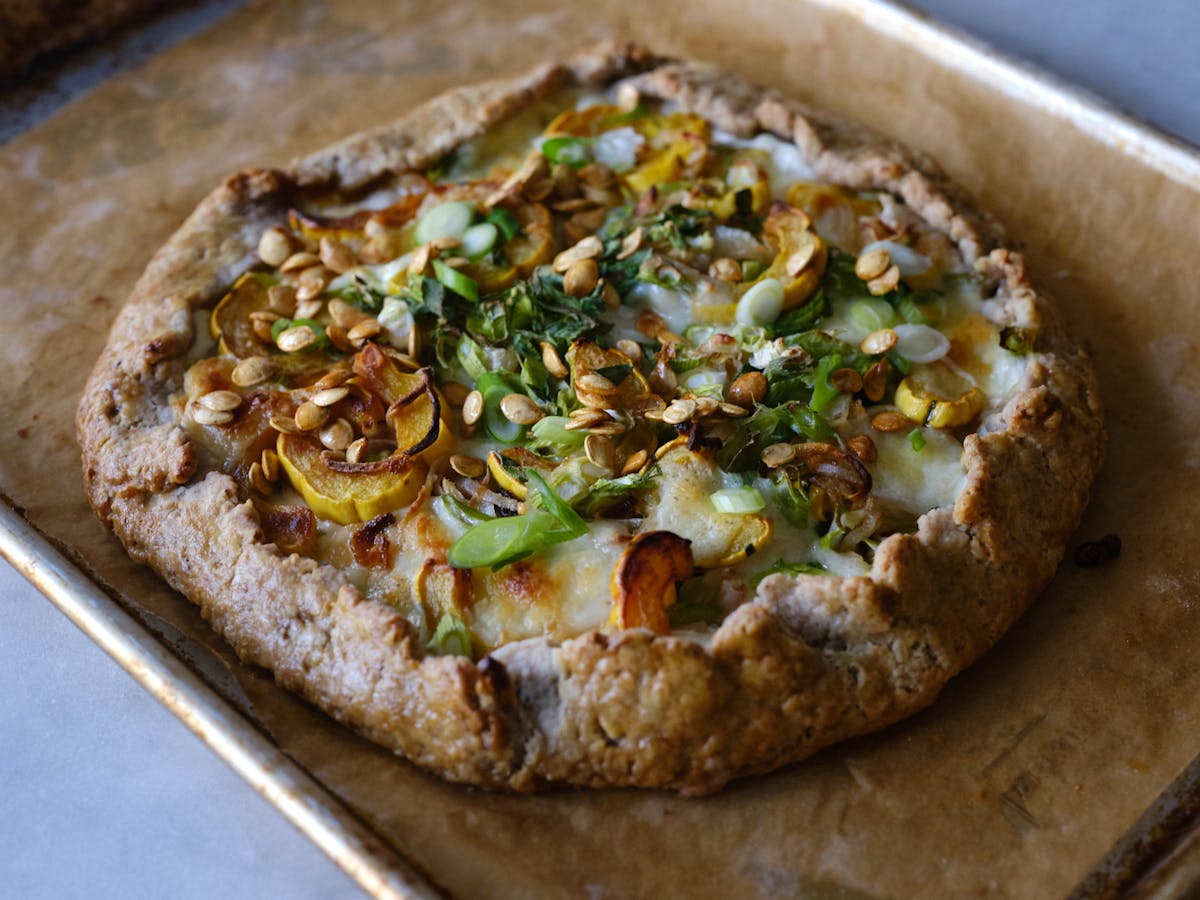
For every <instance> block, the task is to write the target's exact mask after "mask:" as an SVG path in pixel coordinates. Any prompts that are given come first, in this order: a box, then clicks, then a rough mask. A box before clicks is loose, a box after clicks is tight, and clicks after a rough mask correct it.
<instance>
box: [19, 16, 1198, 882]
mask: <svg viewBox="0 0 1200 900" xmlns="http://www.w3.org/2000/svg"><path fill="white" fill-rule="evenodd" d="M805 2H807V3H809V4H811V5H813V6H817V7H822V8H825V9H828V10H832V11H834V12H836V13H840V14H843V15H848V16H850V17H851V18H853V19H854V20H856V22H857V23H858V24H859V26H860V27H862V28H864V29H866V30H869V31H872V32H875V33H877V34H879V35H881V36H882V37H884V38H887V39H890V40H892V41H894V42H897V43H900V44H902V45H905V46H908V47H910V48H912V49H913V50H915V51H916V52H919V53H921V54H922V55H924V56H926V57H928V58H931V59H933V60H935V61H937V62H939V63H940V64H943V65H946V66H947V67H949V68H951V69H952V70H954V71H955V72H957V73H958V74H960V75H963V76H964V77H967V78H969V79H971V80H973V81H976V82H979V83H981V84H984V85H985V86H986V87H988V88H989V89H991V90H996V91H999V92H1000V93H1001V94H1003V95H1004V96H1006V97H1007V98H1008V99H1009V100H1010V101H1012V102H1014V103H1021V104H1024V105H1027V106H1030V107H1033V108H1035V109H1038V110H1040V111H1042V112H1044V113H1046V114H1048V115H1050V116H1051V117H1052V118H1054V119H1056V120H1058V121H1060V122H1062V123H1063V124H1065V125H1067V126H1069V127H1072V128H1074V129H1076V130H1077V131H1079V132H1081V133H1083V134H1086V135H1090V136H1091V137H1093V138H1095V139H1096V140H1098V141H1100V142H1101V143H1102V144H1103V145H1104V146H1106V147H1108V148H1110V149H1111V150H1113V151H1114V152H1116V153H1119V154H1121V155H1123V156H1127V157H1131V158H1132V159H1133V160H1134V161H1136V162H1137V163H1138V164H1140V165H1142V166H1144V167H1146V168H1149V169H1151V170H1153V171H1156V172H1158V173H1159V174H1161V175H1163V176H1164V177H1166V178H1167V179H1169V180H1171V181H1173V182H1175V183H1177V184H1178V185H1179V186H1180V187H1182V188H1183V189H1185V190H1192V191H1195V192H1197V193H1200V148H1198V147H1195V146H1193V145H1191V144H1190V143H1188V142H1187V141H1185V140H1183V139H1181V138H1178V137H1176V136H1174V135H1171V134H1169V133H1167V132H1165V131H1164V130H1162V129H1160V128H1157V127H1155V126H1153V125H1150V124H1148V123H1146V122H1142V121H1140V120H1138V119H1136V118H1135V117H1133V116H1132V115H1130V114H1128V113H1126V112H1124V111H1123V110H1121V109H1120V108H1118V107H1117V106H1116V105H1114V104H1112V103H1110V102H1109V101H1107V100H1105V99H1103V98H1102V97H1100V96H1098V95H1097V94H1095V93H1093V92H1091V91H1088V90H1087V89H1085V88H1082V87H1080V86H1078V85H1075V84H1073V83H1071V82H1069V81H1066V80H1065V79H1063V78H1061V77H1059V76H1057V75H1054V74H1052V73H1050V72H1048V71H1047V70H1045V69H1043V68H1041V67H1040V66H1038V65H1035V64H1033V63H1029V62H1026V61H1024V60H1019V59H1017V58H1014V57H1011V56H1009V55H1007V54H1006V53H1003V52H1001V51H999V50H997V49H995V48H994V47H993V46H991V45H990V44H989V43H988V42H987V41H985V40H983V39H981V38H979V37H977V36H975V35H972V34H970V33H968V32H966V31H964V30H962V29H961V28H959V27H956V26H954V25H950V24H947V23H944V22H941V21H938V20H936V19H934V18H933V17H932V16H931V15H930V14H928V13H925V12H924V11H920V10H915V9H913V8H911V7H909V6H907V5H906V4H904V3H901V2H897V0H805ZM192 39H194V36H193V37H189V38H187V40H192ZM0 556H2V557H4V558H5V559H6V560H7V561H8V562H9V563H10V564H11V565H12V566H13V567H14V568H15V569H16V570H17V571H18V572H19V573H20V574H21V575H22V576H23V577H24V578H25V579H26V580H27V581H29V582H30V583H31V584H32V585H33V586H34V587H36V588H37V589H38V590H39V591H40V592H41V593H42V594H43V595H44V596H45V597H46V598H47V599H48V600H49V601H50V602H51V603H53V604H54V605H55V606H56V607H57V608H58V609H59V610H60V611H61V612H62V613H63V614H64V615H65V616H66V617H67V618H68V619H70V620H71V622H72V623H73V624H75V626H76V627H78V628H79V629H80V630H81V631H82V632H83V633H84V634H86V635H87V636H88V637H89V638H90V639H91V640H92V641H93V642H94V643H95V644H96V645H97V646H98V647H100V648H101V649H102V650H104V652H105V653H107V654H108V655H109V656H110V657H111V658H112V659H113V660H114V661H115V662H116V663H117V664H118V665H119V666H121V668H122V669H124V670H125V671H126V672H127V673H128V674H129V675H130V676H131V677H132V678H133V679H134V680H135V681H137V682H138V683H139V684H140V685H141V686H142V688H143V689H145V690H146V691H147V693H149V694H150V695H151V696H153V697H154V698H155V699H157V700H158V701H159V702H160V703H162V704H163V706H165V707H166V708H167V709H168V710H169V711H170V712H171V714H172V715H174V716H175V717H176V718H178V719H179V720H180V721H181V722H182V723H183V724H184V725H185V726H186V727H187V728H188V729H189V730H190V731H192V733H193V734H195V735H196V737H197V738H199V739H200V740H201V741H202V742H204V743H205V744H206V745H207V746H208V747H209V748H210V749H211V750H212V751H213V752H214V753H215V754H216V755H217V756H218V757H219V758H220V759H221V760H222V761H223V762H225V763H226V764H227V765H228V766H229V767H230V768H231V769H233V771H234V772H236V773H237V774H238V775H239V776H241V777H242V778H243V779H244V780H245V781H246V782H247V783H248V784H249V785H250V786H251V787H252V788H253V789H254V790H255V791H256V792H257V793H258V794H260V795H261V796H262V797H263V798H264V799H266V800H267V801H268V802H269V803H270V804H271V805H272V806H274V807H275V808H276V809H277V810H278V811H279V812H280V814H281V815H283V816H284V818H285V819H287V820H288V821H289V822H290V823H291V824H292V825H293V826H294V827H295V828H296V829H297V830H299V831H300V832H301V833H302V834H303V835H305V836H306V837H307V838H308V839H309V840H311V841H312V842H313V843H314V844H315V845H316V846H317V847H318V848H319V849H320V850H321V851H322V852H324V853H325V854H326V855H327V856H328V857H329V858H330V859H331V860H332V861H333V862H334V863H335V864H336V865H337V866H338V867H339V868H341V869H342V870H343V871H344V872H345V873H346V874H347V875H348V876H349V877H350V878H351V879H352V880H354V881H355V882H356V883H357V884H358V885H359V886H360V887H361V888H362V889H363V890H364V891H365V892H366V893H367V894H368V895H369V896H372V897H375V898H380V900H434V898H443V897H446V896H448V895H447V894H446V893H445V892H444V891H443V890H442V889H440V888H439V887H438V886H437V885H436V884H435V883H434V882H433V881H431V880H430V877H429V876H428V875H427V874H426V873H423V872H422V871H421V870H420V869H419V868H418V866H417V865H416V864H415V863H414V862H413V861H412V860H410V859H409V858H407V857H405V856H403V855H401V854H400V853H398V852H396V851H395V850H393V849H391V848H390V847H389V846H387V844H386V842H385V841H383V839H382V838H380V837H379V836H378V834H377V833H376V832H375V831H374V830H372V829H371V828H370V826H369V825H368V824H366V823H365V822H363V821H362V820H361V819H359V818H358V817H357V816H355V815H354V814H353V813H352V812H351V811H350V810H348V809H347V807H346V806H345V805H344V804H343V803H342V802H341V801H340V800H338V799H337V797H336V796H335V795H334V794H333V793H332V792H331V791H330V790H329V789H327V788H326V787H324V786H323V785H321V783H320V782H319V781H317V780H316V779H315V778H314V777H313V776H311V775H309V774H308V773H307V772H306V771H305V770H304V769H303V768H302V767H301V766H299V765H298V764H297V763H295V762H293V761H292V760H291V759H290V758H289V757H288V756H287V755H286V754H284V753H283V751H282V750H280V749H279V748H278V747H277V746H276V745H275V744H274V743H273V742H272V741H271V740H270V739H269V738H268V737H267V736H266V735H264V734H263V733H262V732H261V731H259V730H258V729H257V728H256V727H255V726H254V725H253V724H252V723H251V722H250V721H249V720H248V719H247V718H246V717H245V716H244V715H243V714H242V713H240V712H239V711H238V710H237V709H236V708H234V707H233V706H232V705H231V704H230V703H229V702H227V701H226V700H225V699H224V698H222V697H221V696H220V695H219V694H218V693H217V692H216V691H215V690H214V689H212V688H211V687H209V685H208V684H207V683H206V682H205V681H204V679H203V678H202V677H201V676H200V675H199V674H197V673H196V672H195V671H193V670H192V669H190V668H188V667H187V665H186V664H185V663H184V662H183V661H182V660H181V659H179V658H178V657H177V656H175V655H174V654H173V653H172V652H171V651H170V650H169V649H168V647H167V646H166V645H165V644H164V643H162V642H161V641H160V640H159V638H158V637H156V636H155V635H154V633H153V632H152V631H151V630H150V629H148V628H146V627H145V626H144V625H142V624H140V623H139V622H137V621H136V620H135V619H134V618H133V617H132V616H131V615H130V613H128V612H127V611H126V610H125V609H124V607H123V606H122V605H121V603H120V602H119V601H117V600H116V599H115V598H114V597H113V596H112V595H110V594H109V593H108V592H107V591H105V590H104V589H103V587H102V586H101V585H99V584H98V583H97V582H96V581H94V580H93V579H92V578H91V577H90V576H88V575H87V574H86V573H85V572H84V571H83V569H82V568H81V567H80V566H78V565H76V564H75V563H74V562H72V561H71V560H70V559H68V557H67V556H66V555H64V553H63V552H62V551H61V550H60V549H58V548H57V547H56V546H54V544H53V542H52V541H51V540H50V539H48V538H47V537H46V536H45V535H44V534H43V533H42V532H40V531H39V530H38V529H37V528H36V526H34V525H33V524H32V523H30V522H29V521H28V520H27V519H26V518H25V517H24V515H23V514H22V512H21V511H20V510H19V508H17V507H16V505H15V504H13V503H12V501H11V500H10V499H9V498H8V497H6V496H3V495H0ZM1198 766H1200V755H1198V756H1197V757H1196V759H1195V760H1193V762H1192V763H1191V764H1189V766H1188V767H1186V768H1185V770H1184V771H1183V772H1182V774H1181V775H1180V776H1179V777H1178V778H1177V779H1176V780H1175V781H1173V782H1172V783H1171V784H1170V785H1169V786H1168V787H1167V788H1166V789H1165V790H1164V791H1163V792H1162V794H1160V796H1159V797H1158V798H1156V800H1155V801H1154V803H1153V804H1151V805H1150V807H1148V809H1147V810H1146V811H1145V812H1144V813H1143V814H1142V815H1141V816H1140V817H1139V819H1138V820H1137V821H1135V822H1133V823H1131V824H1130V827H1129V829H1128V831H1127V832H1126V833H1125V834H1124V835H1123V836H1122V837H1121V838H1120V839H1119V840H1118V841H1117V843H1116V844H1115V845H1114V846H1113V848H1111V849H1110V851H1109V852H1108V853H1106V854H1105V856H1104V857H1103V858H1101V859H1100V860H1098V861H1097V863H1096V865H1095V866H1094V867H1093V869H1092V870H1090V871H1089V872H1088V873H1086V875H1085V876H1084V878H1083V879H1082V880H1081V881H1080V883H1079V885H1078V886H1077V887H1076V889H1075V890H1074V891H1073V892H1072V894H1071V897H1072V900H1076V898H1079V900H1083V898H1085V897H1088V898H1094V897H1100V896H1104V897H1107V896H1118V895H1119V893H1121V892H1123V891H1126V890H1130V889H1132V888H1136V887H1138V886H1139V884H1145V886H1146V887H1148V888H1149V889H1150V890H1151V891H1152V892H1153V894H1157V891H1156V890H1155V888H1154V886H1153V885H1151V884H1148V883H1145V880H1144V876H1147V875H1148V874H1157V875H1161V874H1162V873H1163V867H1166V868H1169V867H1170V866H1171V860H1170V859H1169V857H1170V855H1171V851H1172V850H1173V849H1174V848H1175V847H1176V846H1177V845H1178V844H1179V842H1180V841H1182V840H1184V839H1186V837H1187V835H1188V834H1190V833H1193V832H1195V833H1200V817H1197V818H1196V819H1191V820H1190V821H1187V822H1185V823H1181V824H1180V825H1179V829H1178V831H1176V832H1175V834H1174V836H1173V837H1172V838H1170V839H1169V840H1166V841H1164V840H1163V839H1162V837H1161V833H1160V837H1159V838H1158V840H1156V841H1152V842H1149V843H1148V844H1147V843H1146V842H1143V841H1142V835H1146V834H1149V833H1151V832H1152V831H1153V830H1154V829H1155V828H1157V827H1158V826H1159V824H1160V818H1159V817H1158V816H1157V815H1156V814H1155V813H1156V810H1160V809H1162V808H1164V804H1165V806H1166V807H1167V808H1174V807H1175V805H1176V804H1177V803H1178V802H1179V801H1180V798H1181V797H1183V796H1185V795H1186V794H1187V792H1189V791H1192V790H1193V789H1195V790H1196V793H1197V796H1198V797H1200V787H1198V786H1197V785H1196V784H1193V782H1195V781H1197V778H1196V777H1195V774H1194V772H1193V770H1195V769H1196V768H1197V767H1198ZM1189 772H1193V775H1192V776H1189V774H1188V773H1189ZM1143 846H1145V847H1147V849H1148V851H1149V855H1143V856H1140V857H1137V858H1131V855H1130V853H1131V847H1143ZM1147 896H1149V895H1147ZM1172 896H1175V895H1174V894H1172Z"/></svg>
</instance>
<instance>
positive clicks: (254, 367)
mask: <svg viewBox="0 0 1200 900" xmlns="http://www.w3.org/2000/svg"><path fill="white" fill-rule="evenodd" d="M276 371H277V366H276V365H275V363H274V362H272V361H271V359H270V357H267V356H248V357H246V359H243V360H241V361H240V362H239V363H238V364H237V365H236V366H234V367H233V371H232V372H230V373H229V380H230V381H232V382H233V383H234V384H236V385H237V386H238V387H254V386H255V385H258V384H262V383H263V382H266V381H270V380H271V378H272V377H273V376H274V375H275V372H276Z"/></svg>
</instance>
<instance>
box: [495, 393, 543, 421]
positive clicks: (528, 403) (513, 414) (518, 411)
mask: <svg viewBox="0 0 1200 900" xmlns="http://www.w3.org/2000/svg"><path fill="white" fill-rule="evenodd" d="M500 412H502V413H504V418H506V419H508V421H510V422H512V423H514V424H516V425H532V424H533V423H534V422H536V421H538V420H539V419H540V418H542V416H543V415H545V413H543V412H542V410H541V408H540V407H539V406H538V405H537V404H536V403H534V402H533V401H532V400H531V399H530V398H529V397H527V396H525V395H524V394H506V395H505V396H504V398H503V399H502V400H501V401H500Z"/></svg>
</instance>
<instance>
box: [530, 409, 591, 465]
mask: <svg viewBox="0 0 1200 900" xmlns="http://www.w3.org/2000/svg"><path fill="white" fill-rule="evenodd" d="M570 421H571V420H570V419H568V418H567V417H566V416H544V417H543V418H541V419H538V420H537V421H536V422H534V423H533V424H532V425H531V426H529V430H530V431H531V432H532V433H533V437H534V439H533V440H532V441H530V443H529V448H530V449H531V450H535V451H536V450H538V449H546V450H550V451H551V452H553V453H554V454H555V455H556V456H570V455H571V454H572V453H573V452H575V451H576V450H578V449H579V448H580V447H582V446H583V441H584V438H585V437H587V434H586V433H585V432H584V431H583V430H582V429H576V430H574V431H571V430H569V429H568V428H567V424H568V423H569V422H570Z"/></svg>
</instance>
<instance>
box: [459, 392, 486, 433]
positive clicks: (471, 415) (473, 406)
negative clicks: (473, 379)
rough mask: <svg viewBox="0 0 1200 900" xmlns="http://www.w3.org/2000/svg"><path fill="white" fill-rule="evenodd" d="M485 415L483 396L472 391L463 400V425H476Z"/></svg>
mask: <svg viewBox="0 0 1200 900" xmlns="http://www.w3.org/2000/svg"><path fill="white" fill-rule="evenodd" d="M482 415H483V394H481V393H479V391H471V392H470V393H469V394H467V396H466V398H465V399H464V400H463V407H462V417H463V424H465V425H474V424H475V423H476V422H478V421H479V417H480V416H482Z"/></svg>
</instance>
